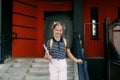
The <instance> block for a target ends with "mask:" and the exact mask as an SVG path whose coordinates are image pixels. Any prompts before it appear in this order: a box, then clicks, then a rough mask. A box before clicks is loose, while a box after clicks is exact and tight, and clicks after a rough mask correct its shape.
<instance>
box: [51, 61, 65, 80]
mask: <svg viewBox="0 0 120 80" xmlns="http://www.w3.org/2000/svg"><path fill="white" fill-rule="evenodd" d="M49 72H50V80H67V62H66V59H59V60H57V59H52V60H51V61H50V63H49Z"/></svg>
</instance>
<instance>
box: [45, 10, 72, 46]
mask: <svg viewBox="0 0 120 80" xmlns="http://www.w3.org/2000/svg"><path fill="white" fill-rule="evenodd" d="M72 17H73V16H72V12H71V11H46V12H45V14H44V20H45V23H44V40H45V42H46V41H47V40H48V39H50V38H51V37H53V33H52V24H53V22H54V21H59V22H61V23H62V24H63V25H64V26H65V31H64V33H63V37H65V38H67V39H68V40H69V43H70V47H72V41H73V40H72V39H73V23H72V22H73V18H72Z"/></svg>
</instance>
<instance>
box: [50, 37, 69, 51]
mask: <svg viewBox="0 0 120 80" xmlns="http://www.w3.org/2000/svg"><path fill="white" fill-rule="evenodd" d="M63 42H64V45H65V47H66V46H67V41H66V39H65V38H63ZM52 45H53V39H50V49H51V48H52Z"/></svg>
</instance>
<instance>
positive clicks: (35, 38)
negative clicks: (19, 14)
mask: <svg viewBox="0 0 120 80" xmlns="http://www.w3.org/2000/svg"><path fill="white" fill-rule="evenodd" d="M17 39H22V40H37V39H36V38H22V37H17Z"/></svg>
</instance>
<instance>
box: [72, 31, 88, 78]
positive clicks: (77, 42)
mask: <svg viewBox="0 0 120 80" xmlns="http://www.w3.org/2000/svg"><path fill="white" fill-rule="evenodd" d="M73 51H74V56H76V57H77V58H81V59H82V60H83V63H82V64H80V63H77V64H74V66H75V67H76V65H77V69H76V70H77V71H76V70H75V72H74V73H75V74H77V73H78V76H75V79H78V80H89V76H88V71H87V61H86V60H85V54H84V49H83V48H82V40H81V36H80V34H77V33H74V45H73Z"/></svg>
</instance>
